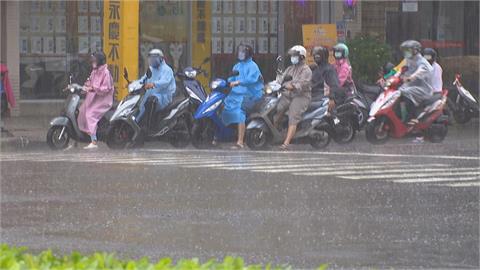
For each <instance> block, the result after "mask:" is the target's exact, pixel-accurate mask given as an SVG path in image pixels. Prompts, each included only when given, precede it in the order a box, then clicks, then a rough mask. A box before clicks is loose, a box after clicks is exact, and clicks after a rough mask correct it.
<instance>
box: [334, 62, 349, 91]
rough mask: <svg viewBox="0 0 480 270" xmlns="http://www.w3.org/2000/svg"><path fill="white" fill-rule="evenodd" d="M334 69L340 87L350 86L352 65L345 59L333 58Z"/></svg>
mask: <svg viewBox="0 0 480 270" xmlns="http://www.w3.org/2000/svg"><path fill="white" fill-rule="evenodd" d="M335 70H336V71H337V76H338V81H339V83H340V86H341V87H350V86H351V85H352V84H353V79H352V67H351V66H350V63H349V62H348V60H347V59H345V58H343V59H338V60H335Z"/></svg>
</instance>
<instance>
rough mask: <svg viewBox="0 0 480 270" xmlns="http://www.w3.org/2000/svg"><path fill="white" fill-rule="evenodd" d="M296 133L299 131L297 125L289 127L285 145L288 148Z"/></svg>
mask: <svg viewBox="0 0 480 270" xmlns="http://www.w3.org/2000/svg"><path fill="white" fill-rule="evenodd" d="M296 131H297V125H289V126H288V131H287V137H286V138H285V141H284V142H283V145H285V146H288V145H289V144H290V142H291V141H292V139H293V136H295V132H296Z"/></svg>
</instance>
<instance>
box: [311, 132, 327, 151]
mask: <svg viewBox="0 0 480 270" xmlns="http://www.w3.org/2000/svg"><path fill="white" fill-rule="evenodd" d="M329 143H330V134H329V133H328V131H327V130H325V129H324V128H317V129H315V132H314V133H313V134H312V135H310V145H311V146H312V147H313V148H315V149H323V148H325V147H327V146H328V144H329Z"/></svg>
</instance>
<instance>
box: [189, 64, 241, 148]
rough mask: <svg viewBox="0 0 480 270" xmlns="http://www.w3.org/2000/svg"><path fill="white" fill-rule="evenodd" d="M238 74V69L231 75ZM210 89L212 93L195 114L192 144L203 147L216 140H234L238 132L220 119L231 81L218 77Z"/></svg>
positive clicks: (209, 145)
mask: <svg viewBox="0 0 480 270" xmlns="http://www.w3.org/2000/svg"><path fill="white" fill-rule="evenodd" d="M238 74H239V72H238V71H234V72H233V74H231V76H236V75H238ZM210 89H211V93H210V95H208V96H207V98H206V99H205V100H204V101H203V102H202V103H201V104H200V105H199V106H198V109H197V110H196V112H195V114H194V115H193V118H194V123H193V127H192V137H191V138H192V144H193V146H195V147H196V148H201V149H202V148H208V147H211V146H212V145H213V143H214V141H215V142H216V141H220V142H224V141H232V140H233V139H234V138H235V134H236V131H235V129H232V128H231V127H229V126H225V125H224V124H223V122H222V120H221V119H220V108H221V107H222V106H221V105H222V103H223V102H224V100H225V98H226V97H227V95H228V92H229V91H230V86H229V83H228V82H227V80H225V79H221V78H217V79H214V80H213V81H212V82H211V83H210Z"/></svg>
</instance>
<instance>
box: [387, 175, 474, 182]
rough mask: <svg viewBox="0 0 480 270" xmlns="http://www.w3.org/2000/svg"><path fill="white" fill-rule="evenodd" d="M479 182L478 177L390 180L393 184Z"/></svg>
mask: <svg viewBox="0 0 480 270" xmlns="http://www.w3.org/2000/svg"><path fill="white" fill-rule="evenodd" d="M472 180H480V178H479V176H467V177H433V178H422V179H392V180H388V181H392V182H394V183H429V182H462V181H472Z"/></svg>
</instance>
